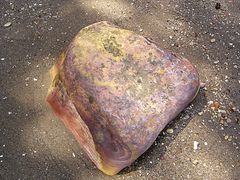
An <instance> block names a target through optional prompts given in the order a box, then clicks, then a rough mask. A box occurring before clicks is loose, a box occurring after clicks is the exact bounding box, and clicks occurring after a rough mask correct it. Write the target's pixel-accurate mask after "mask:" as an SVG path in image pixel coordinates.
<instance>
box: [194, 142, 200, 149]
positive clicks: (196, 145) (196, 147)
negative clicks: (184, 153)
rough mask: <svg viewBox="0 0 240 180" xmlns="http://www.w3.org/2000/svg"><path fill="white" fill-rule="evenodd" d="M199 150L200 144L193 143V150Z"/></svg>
mask: <svg viewBox="0 0 240 180" xmlns="http://www.w3.org/2000/svg"><path fill="white" fill-rule="evenodd" d="M198 148H199V142H197V141H193V149H194V150H197V149H198Z"/></svg>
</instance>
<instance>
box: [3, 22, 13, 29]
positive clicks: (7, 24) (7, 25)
mask: <svg viewBox="0 0 240 180" xmlns="http://www.w3.org/2000/svg"><path fill="white" fill-rule="evenodd" d="M11 25H12V23H11V22H7V23H5V24H4V25H3V27H5V28H8V27H10V26H11Z"/></svg>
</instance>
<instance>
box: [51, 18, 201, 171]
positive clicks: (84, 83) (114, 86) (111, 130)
mask: <svg viewBox="0 0 240 180" xmlns="http://www.w3.org/2000/svg"><path fill="white" fill-rule="evenodd" d="M51 75H52V79H53V80H52V85H51V87H50V89H49V93H48V96H47V101H48V103H49V104H50V105H51V107H52V109H53V110H54V112H55V113H56V114H57V116H58V117H59V118H60V119H61V120H62V121H63V122H64V124H65V126H66V127H67V128H68V129H70V131H71V132H72V133H73V135H74V136H75V138H76V139H77V141H78V142H79V144H80V145H81V147H82V148H83V150H84V151H85V152H86V153H87V155H88V156H89V157H90V159H91V160H92V161H93V162H94V163H95V164H96V166H97V167H98V168H99V169H100V170H102V171H103V172H104V173H106V174H108V175H114V174H116V173H118V172H119V171H120V170H121V169H123V168H124V167H126V166H128V165H130V164H131V163H132V162H133V161H134V160H136V159H137V158H138V157H139V156H140V155H141V154H142V153H144V152H145V151H146V150H147V149H148V148H149V147H150V146H151V144H152V143H153V142H154V140H155V139H156V138H157V136H158V134H159V133H160V132H161V131H162V129H163V128H164V127H165V126H166V125H167V124H168V123H169V121H171V120H172V119H174V118H175V117H176V116H177V115H178V114H179V113H180V112H181V111H182V110H183V109H184V108H185V107H186V106H187V105H188V104H189V103H190V102H191V101H192V100H193V98H194V97H195V96H196V94H197V92H198V89H199V77H198V73H197V71H196V69H195V68H194V66H193V65H192V64H191V63H190V62H189V61H188V60H186V59H185V58H182V57H180V56H177V55H175V54H174V53H171V52H168V51H166V50H163V49H161V48H159V47H157V46H156V45H155V44H154V43H152V42H151V41H149V40H148V39H146V38H144V37H143V36H140V35H138V34H136V33H134V32H132V31H128V30H125V29H120V28H118V27H116V26H114V25H112V24H110V23H108V22H99V23H96V24H93V25H90V26H88V27H86V28H83V29H82V30H81V31H80V32H79V33H78V34H77V36H76V37H75V38H74V40H73V41H72V42H71V43H70V45H69V46H68V48H67V50H66V51H65V52H63V53H62V55H61V56H60V57H59V58H58V61H57V64H56V65H55V66H53V68H52V69H51Z"/></svg>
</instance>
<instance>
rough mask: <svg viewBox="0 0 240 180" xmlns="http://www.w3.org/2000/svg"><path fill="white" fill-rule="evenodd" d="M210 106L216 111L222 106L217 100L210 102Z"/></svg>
mask: <svg viewBox="0 0 240 180" xmlns="http://www.w3.org/2000/svg"><path fill="white" fill-rule="evenodd" d="M210 108H211V109H212V110H214V111H217V110H218V109H219V108H220V103H219V102H217V101H215V102H213V103H211V104H210Z"/></svg>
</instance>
